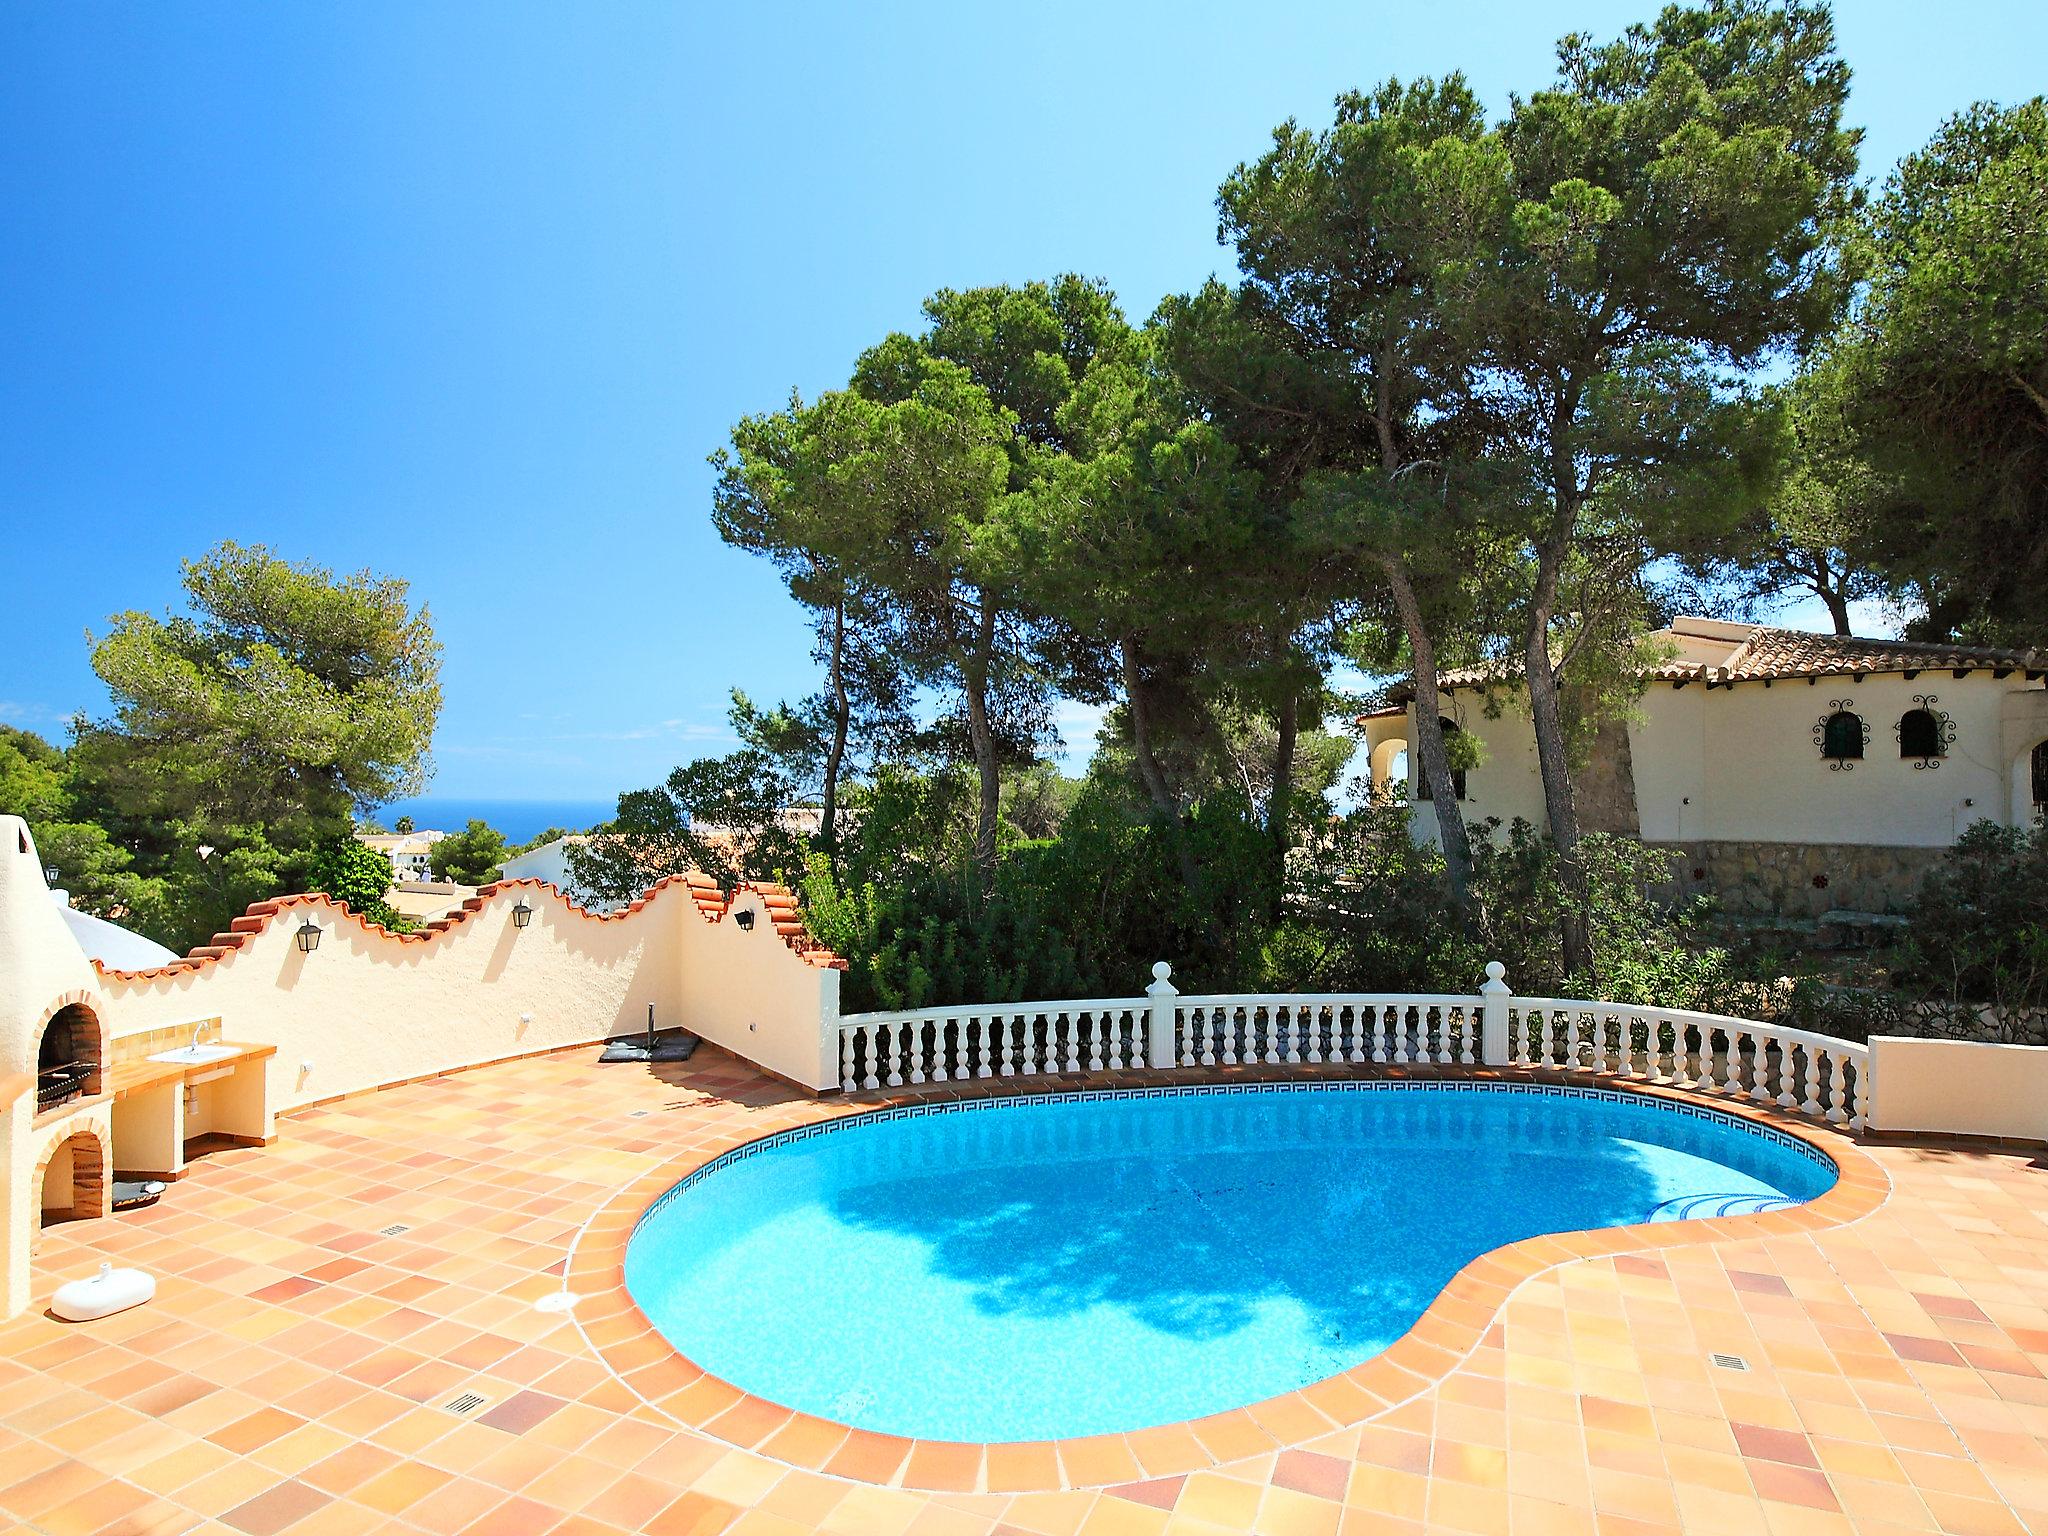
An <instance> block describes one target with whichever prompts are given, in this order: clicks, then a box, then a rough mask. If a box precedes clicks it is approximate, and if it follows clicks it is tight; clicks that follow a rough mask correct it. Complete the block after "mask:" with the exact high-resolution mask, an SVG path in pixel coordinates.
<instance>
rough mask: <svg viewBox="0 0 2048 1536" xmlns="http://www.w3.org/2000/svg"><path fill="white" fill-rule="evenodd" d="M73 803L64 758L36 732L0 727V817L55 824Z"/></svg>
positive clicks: (7, 726) (9, 726) (8, 726)
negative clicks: (67, 784)
mask: <svg viewBox="0 0 2048 1536" xmlns="http://www.w3.org/2000/svg"><path fill="white" fill-rule="evenodd" d="M70 803H71V797H70V795H69V794H68V793H67V791H66V789H65V786H64V754H63V753H62V752H59V751H58V750H57V749H56V748H55V747H53V746H51V745H50V744H49V743H48V742H47V741H45V740H43V738H42V737H40V736H38V735H36V734H35V732H33V731H23V730H17V729H16V728H15V727H13V726H11V725H0V815H8V816H19V817H21V818H22V819H23V820H24V821H27V822H30V823H36V822H47V821H55V820H58V819H59V818H60V817H62V815H63V814H64V812H65V811H66V809H68V808H69V806H70Z"/></svg>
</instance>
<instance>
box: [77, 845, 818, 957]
mask: <svg viewBox="0 0 2048 1536" xmlns="http://www.w3.org/2000/svg"><path fill="white" fill-rule="evenodd" d="M676 885H679V886H682V887H684V888H685V889H686V890H688V891H689V893H690V896H691V898H692V900H693V902H694V904H695V906H696V908H697V910H698V912H699V914H700V915H701V916H703V917H704V918H705V919H706V920H707V921H709V922H714V923H715V922H718V921H720V920H721V919H722V918H724V916H725V915H726V913H727V912H729V911H731V910H732V904H733V902H734V901H737V900H738V899H739V897H740V896H741V895H742V894H743V893H745V892H747V891H754V892H757V893H759V894H760V895H761V898H762V902H763V904H764V905H765V906H767V908H768V912H769V915H770V918H771V920H772V922H773V926H774V928H775V932H776V934H777V935H778V937H780V938H781V939H782V941H783V943H784V944H786V945H787V946H788V947H789V948H790V949H791V950H792V951H794V952H795V954H796V955H797V957H798V958H799V959H801V960H803V961H804V962H805V963H806V964H807V965H812V966H816V967H817V968H819V969H820V970H841V971H843V970H845V969H846V962H845V961H844V960H842V959H840V958H839V956H837V955H835V954H833V953H832V952H831V951H830V950H829V949H826V948H824V947H823V946H822V945H819V944H817V943H816V942H814V941H813V940H812V938H811V935H810V931H809V930H808V929H807V928H805V927H804V923H803V918H802V916H801V915H800V914H799V912H798V909H797V904H796V897H795V896H794V895H792V894H791V893H790V892H789V891H788V890H787V889H786V888H784V887H782V886H779V885H742V886H740V887H739V888H738V889H737V890H735V891H734V892H733V894H732V897H731V898H730V899H728V898H727V897H725V896H724V895H723V894H721V893H720V891H719V889H718V884H717V882H716V881H714V880H713V879H712V878H711V877H710V876H709V875H706V874H704V873H702V872H701V871H698V870H689V871H687V872H685V873H683V874H679V875H668V876H666V877H664V878H663V879H661V880H657V881H656V882H655V883H654V884H653V885H650V886H649V887H648V888H647V889H646V890H645V891H644V892H642V893H641V895H640V896H639V897H638V899H636V900H634V901H632V902H629V903H628V904H627V905H626V906H623V907H621V908H619V909H618V910H617V911H615V912H593V911H592V910H591V909H590V908H588V907H586V906H584V905H582V904H581V903H580V902H578V901H577V900H576V899H575V898H574V897H573V896H570V895H569V894H568V893H567V892H566V891H564V890H562V889H561V888H560V887H559V886H556V885H554V884H551V883H550V882H548V881H545V880H539V879H535V878H532V877H526V878H523V879H518V880H498V881H494V882H492V883H491V884H489V885H485V886H480V887H478V889H477V892H476V894H475V895H474V896H471V897H468V898H466V899H465V900H464V901H462V902H461V903H460V904H458V905H457V906H455V907H453V908H451V909H450V910H449V911H448V912H447V914H445V915H444V916H441V917H437V918H435V919H434V920H433V921H431V922H427V923H422V924H421V925H420V926H419V927H418V928H417V929H415V930H414V931H413V932H411V933H399V932H397V931H395V930H393V929H390V928H387V927H385V926H384V925H383V924H382V923H374V922H371V921H370V920H369V919H368V918H366V917H364V916H363V915H362V914H361V913H360V912H356V911H353V910H351V909H350V907H349V905H348V903H347V902H345V901H336V900H335V899H334V898H333V897H332V896H329V895H327V894H326V893H324V892H321V891H310V892H300V893H298V894H295V895H290V896H271V897H268V898H266V899H265V900H263V901H258V902H252V903H250V905H249V908H248V910H247V911H245V912H244V913H243V914H242V915H241V916H240V917H238V918H236V919H234V921H232V922H231V923H229V924H228V928H227V931H226V932H225V933H216V934H215V935H214V936H213V937H212V938H211V939H209V940H208V941H207V942H206V943H204V944H197V945H194V946H193V947H192V949H191V950H190V951H189V952H188V953H187V954H186V955H185V957H184V958H183V959H182V960H173V961H170V962H168V963H167V964H164V965H155V966H147V967H144V968H142V969H139V970H119V969H115V968H113V967H110V966H107V965H105V964H103V963H102V962H101V961H99V960H94V961H93V969H94V970H95V971H97V972H98V973H99V974H100V975H102V976H105V977H108V978H110V979H112V980H115V981H149V980H154V979H156V978H159V977H166V976H180V975H186V974H189V973H192V972H195V971H203V970H205V969H206V968H207V967H208V966H211V965H214V964H215V963H217V962H219V961H221V960H225V959H226V958H228V957H229V956H230V955H232V954H234V953H235V952H236V951H238V950H240V949H243V948H245V947H246V946H247V945H248V944H249V942H250V941H251V940H253V939H254V938H256V937H257V935H259V934H261V933H264V932H266V931H268V929H269V928H270V927H271V925H272V924H273V923H275V922H277V921H278V920H279V919H280V918H282V917H284V916H285V915H286V914H287V913H290V912H292V911H294V910H297V909H300V908H306V909H317V908H324V909H325V910H327V911H329V912H331V913H333V914H334V916H335V917H336V919H337V920H340V919H347V920H348V921H350V922H352V923H353V924H354V925H355V927H356V929H357V930H358V931H359V932H362V933H367V934H373V935H376V936H378V937H381V938H386V939H393V940H396V941H397V942H398V943H400V944H430V943H432V942H433V941H434V940H435V939H437V938H439V937H440V936H441V935H442V934H444V933H448V932H451V931H453V930H454V929H456V928H459V927H461V926H462V925H463V924H464V923H466V922H468V921H469V920H470V918H472V917H474V916H475V915H476V914H477V913H479V912H481V911H483V910H484V908H485V907H487V906H489V905H490V904H491V902H492V901H493V900H494V899H496V898H497V897H498V896H500V895H501V894H503V893H504V892H506V891H517V890H526V889H530V890H532V891H533V892H534V893H535V894H536V895H537V896H539V897H542V898H546V899H552V900H554V901H557V902H559V903H560V904H561V906H562V908H563V909H564V911H565V912H566V913H568V914H569V915H572V916H575V917H579V918H582V919H584V920H585V921H587V922H593V923H612V922H620V921H623V920H624V919H626V918H628V917H631V916H632V915H633V914H634V913H636V912H638V911H639V910H640V909H641V908H642V907H645V906H647V905H649V904H650V903H651V902H653V901H654V900H655V899H656V898H657V897H658V896H660V895H661V893H662V892H664V891H666V890H667V889H668V888H669V887H670V886H676Z"/></svg>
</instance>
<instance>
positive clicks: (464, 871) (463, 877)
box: [427, 819, 510, 885]
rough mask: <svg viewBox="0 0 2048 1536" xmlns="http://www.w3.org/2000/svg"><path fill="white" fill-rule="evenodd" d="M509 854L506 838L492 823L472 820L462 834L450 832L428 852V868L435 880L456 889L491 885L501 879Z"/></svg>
mask: <svg viewBox="0 0 2048 1536" xmlns="http://www.w3.org/2000/svg"><path fill="white" fill-rule="evenodd" d="M509 852H510V850H509V849H507V848H506V846H505V834H504V833H502V832H500V831H499V830H498V829H497V828H496V827H494V826H492V825H491V824H490V823H489V822H487V821H484V820H481V819H472V820H471V821H470V823H469V825H468V826H466V827H464V828H463V829H462V830H461V831H460V832H451V833H449V834H448V836H446V837H444V838H442V839H441V840H440V841H439V842H437V843H435V844H434V846H433V847H432V848H431V849H430V850H428V853H427V864H428V866H429V867H430V868H431V869H432V870H433V871H434V878H435V879H436V880H452V881H454V882H455V883H456V884H457V885H489V884H490V883H491V882H492V881H493V880H498V879H502V878H503V877H504V874H505V871H504V869H503V868H502V867H501V866H502V865H503V864H504V862H505V858H506V856H507V854H508V853H509Z"/></svg>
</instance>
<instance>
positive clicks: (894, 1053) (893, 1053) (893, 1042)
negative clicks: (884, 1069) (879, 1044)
mask: <svg viewBox="0 0 2048 1536" xmlns="http://www.w3.org/2000/svg"><path fill="white" fill-rule="evenodd" d="M881 1027H882V1028H883V1029H884V1030H886V1031H887V1032H888V1039H889V1086H890V1087H891V1088H901V1087H902V1086H903V1056H904V1050H903V1042H902V1040H901V1039H900V1038H899V1037H898V1036H897V1033H896V1032H897V1030H899V1029H908V1028H910V1026H909V1025H908V1024H884V1025H883V1026H881Z"/></svg>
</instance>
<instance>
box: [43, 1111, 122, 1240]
mask: <svg viewBox="0 0 2048 1536" xmlns="http://www.w3.org/2000/svg"><path fill="white" fill-rule="evenodd" d="M39 1205H40V1207H41V1211H42V1224H43V1225H44V1226H46V1227H48V1226H54V1225H56V1224H57V1223H58V1222H60V1221H88V1220H90V1219H91V1218H93V1217H95V1216H104V1215H105V1214H106V1213H107V1158H106V1148H104V1147H103V1146H101V1145H100V1139H99V1137H98V1136H97V1135H95V1134H94V1133H93V1132H91V1131H80V1132H79V1133H78V1134H77V1135H76V1136H70V1137H67V1138H65V1139H64V1140H63V1141H61V1142H59V1143H58V1144H57V1145H56V1146H55V1147H54V1148H52V1149H51V1151H50V1156H49V1158H48V1160H47V1161H45V1162H44V1164H43V1169H42V1180H41V1189H40V1194H39Z"/></svg>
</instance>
